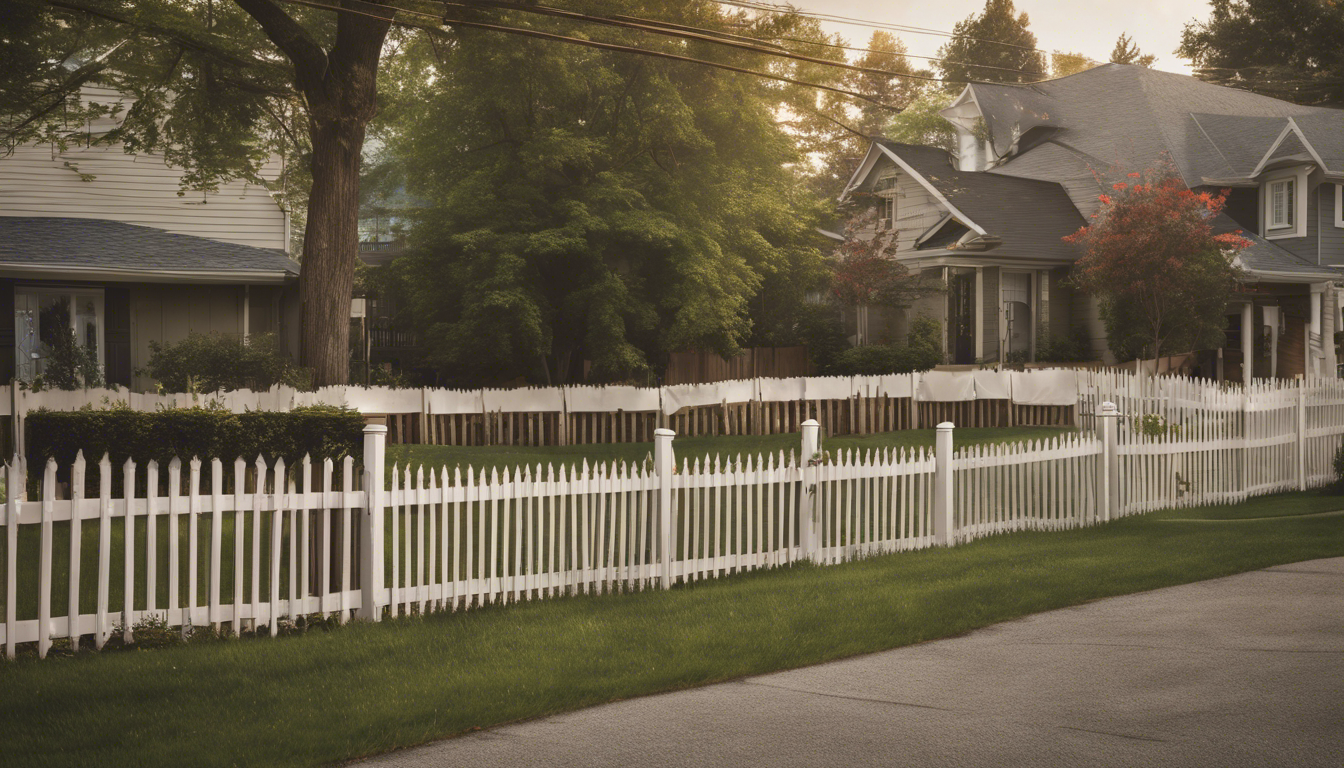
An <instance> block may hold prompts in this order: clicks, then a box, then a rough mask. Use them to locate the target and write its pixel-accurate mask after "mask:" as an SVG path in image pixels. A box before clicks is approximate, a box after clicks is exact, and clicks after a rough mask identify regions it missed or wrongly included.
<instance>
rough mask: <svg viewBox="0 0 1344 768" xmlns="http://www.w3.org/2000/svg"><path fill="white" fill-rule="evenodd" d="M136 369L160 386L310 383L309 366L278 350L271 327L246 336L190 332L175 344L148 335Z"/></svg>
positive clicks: (198, 388) (197, 388)
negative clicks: (141, 361)
mask: <svg viewBox="0 0 1344 768" xmlns="http://www.w3.org/2000/svg"><path fill="white" fill-rule="evenodd" d="M136 373H137V374H138V375H141V376H149V377H150V378H153V379H154V380H156V381H158V382H159V388H160V389H161V390H162V391H164V392H219V391H222V390H231V389H269V388H270V387H271V386H272V385H275V384H285V385H288V386H291V387H295V388H297V389H310V388H311V387H312V372H311V371H308V370H307V369H304V368H299V367H298V366H296V365H294V364H293V363H291V362H290V361H289V359H288V358H286V357H285V356H284V355H282V354H280V350H279V347H278V346H277V345H276V339H275V334H271V333H259V334H257V335H255V336H252V337H251V338H249V339H247V340H246V341H244V340H243V339H242V338H240V337H237V336H226V335H223V334H218V333H211V334H204V333H192V334H190V335H188V336H187V338H185V339H183V340H182V341H179V342H177V343H176V344H160V343H158V342H156V341H151V342H150V343H149V362H148V363H147V364H146V365H145V367H144V368H142V369H140V370H138V371H136Z"/></svg>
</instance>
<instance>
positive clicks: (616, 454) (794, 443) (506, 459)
mask: <svg viewBox="0 0 1344 768" xmlns="http://www.w3.org/2000/svg"><path fill="white" fill-rule="evenodd" d="M1075 431H1076V430H1073V429H1064V428H1060V427H995V428H983V429H970V428H967V429H958V430H956V431H955V432H954V433H953V444H954V446H955V447H957V448H964V447H967V446H971V445H985V444H989V443H1021V442H1026V441H1028V440H1046V439H1048V438H1052V437H1055V436H1057V435H1063V434H1067V433H1072V432H1075ZM936 434H937V430H933V429H904V430H900V431H897V432H879V433H876V434H872V435H861V436H851V435H843V436H839V437H827V438H824V439H823V441H822V448H823V449H824V450H826V451H831V452H836V451H848V450H855V451H860V452H866V451H870V450H871V451H877V450H881V449H883V448H895V449H901V448H906V449H912V448H928V449H932V448H933V442H934V436H935V435H936ZM802 441H803V438H802V435H801V434H800V433H798V432H791V433H786V434H782V435H728V436H722V437H678V438H677V439H676V440H675V441H674V442H673V450H674V451H675V453H676V457H677V462H678V463H680V462H681V461H682V460H683V459H685V460H687V461H692V462H693V461H695V460H696V459H697V458H698V459H702V460H703V459H705V458H706V457H709V458H711V459H712V458H713V457H714V456H720V457H722V458H724V459H727V458H729V457H730V456H738V455H742V456H747V455H751V456H755V455H757V454H762V453H768V454H774V455H776V456H778V455H779V453H780V452H781V451H782V452H783V453H784V455H785V456H788V454H789V452H790V451H793V452H794V453H795V454H796V453H797V452H798V451H799V450H800V449H801V447H802ZM652 455H653V443H600V444H595V445H561V446H546V447H533V446H511V445H487V446H458V445H389V446H387V466H388V469H389V471H390V470H391V468H392V466H393V465H394V464H398V465H400V466H402V467H405V466H406V465H407V464H410V465H411V467H412V468H414V467H417V466H420V465H422V464H423V465H425V466H426V467H442V466H447V467H448V468H449V469H450V470H451V469H452V468H453V467H461V468H462V469H463V470H465V469H466V468H467V467H468V466H471V467H472V468H473V469H476V470H481V469H485V470H490V469H504V468H505V467H510V468H513V467H521V466H523V465H524V464H526V465H529V466H532V467H535V466H537V465H538V464H540V465H542V466H543V467H545V466H546V465H548V464H555V465H556V469H559V468H560V465H562V464H564V465H567V466H570V467H576V466H579V465H581V464H582V463H583V462H584V461H585V460H586V461H588V463H589V465H592V464H595V463H603V462H608V461H617V462H620V461H626V462H630V463H639V462H641V461H644V459H645V458H646V457H649V456H652Z"/></svg>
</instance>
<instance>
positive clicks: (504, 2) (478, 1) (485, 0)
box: [439, 0, 1049, 80]
mask: <svg viewBox="0 0 1344 768" xmlns="http://www.w3.org/2000/svg"><path fill="white" fill-rule="evenodd" d="M439 2H440V4H442V5H445V6H453V7H458V8H466V7H482V8H497V9H501V10H510V11H521V12H524V13H535V14H539V15H543V16H555V17H558V18H567V19H570V20H574V21H585V22H589V23H594V24H604V25H607V26H618V27H628V28H634V29H642V30H644V31H647V32H653V33H655V34H663V35H669V36H672V37H682V36H689V37H690V38H692V39H704V36H706V35H708V36H712V37H715V38H723V39H725V40H734V41H741V42H742V43H743V44H746V45H751V46H753V48H752V49H753V50H754V49H755V46H761V45H768V46H772V47H777V48H778V53H779V54H780V55H788V56H789V57H790V58H794V57H796V52H794V51H790V50H788V49H786V48H784V47H782V46H774V45H773V44H772V43H770V42H769V41H768V40H764V39H761V38H757V37H746V36H743V35H728V34H725V33H719V32H716V31H714V30H710V29H705V28H703V27H691V26H685V25H681V24H671V23H668V22H664V21H660V20H657V19H647V18H641V17H637V16H617V15H613V16H593V15H591V14H586V13H581V12H578V11H570V10H567V9H564V8H554V7H549V6H544V5H523V4H521V3H518V2H511V1H509V0H466V2H449V1H448V0H439ZM673 31H678V32H681V33H683V34H672V32H673ZM773 39H775V40H784V41H787V42H791V43H799V44H802V45H817V46H822V47H825V48H834V49H840V50H845V51H860V52H863V53H878V54H881V53H889V54H890V53H891V52H889V51H876V50H872V49H869V48H856V47H853V46H848V45H837V44H835V43H827V42H820V41H813V40H803V39H801V38H796V37H775V38H773ZM709 42H719V41H718V40H711V41H709ZM891 55H897V54H891ZM899 55H902V56H908V57H910V58H914V59H927V60H929V61H942V62H946V63H948V64H957V65H959V66H966V67H974V68H976V69H992V70H997V71H1000V72H1013V73H1016V74H1023V75H1040V76H1042V77H1043V78H1049V74H1048V73H1045V72H1036V71H1028V70H1020V69H1012V68H1011V67H996V66H992V65H989V64H972V63H970V62H954V61H948V60H947V59H942V58H939V57H937V56H919V55H917V54H910V53H903V54H899ZM807 60H808V61H811V62H812V63H826V64H832V65H836V66H846V64H844V63H843V62H837V61H832V60H830V59H813V58H811V57H809V58H808V59H807ZM878 72H879V73H883V74H886V75H888V76H892V77H911V78H915V79H920V80H937V79H938V78H930V77H928V76H923V75H917V74H912V73H903V72H890V71H888V70H878Z"/></svg>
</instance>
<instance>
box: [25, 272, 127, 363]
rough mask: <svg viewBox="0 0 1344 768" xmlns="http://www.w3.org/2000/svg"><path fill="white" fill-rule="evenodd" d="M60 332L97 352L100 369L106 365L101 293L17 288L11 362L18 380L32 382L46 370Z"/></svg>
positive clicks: (97, 291)
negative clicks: (71, 335)
mask: <svg viewBox="0 0 1344 768" xmlns="http://www.w3.org/2000/svg"><path fill="white" fill-rule="evenodd" d="M61 328H69V329H70V331H71V332H72V333H73V334H74V337H75V343H77V344H83V345H84V346H85V347H87V348H89V349H92V350H94V351H95V352H97V354H98V363H99V365H106V362H107V361H106V359H105V356H104V351H103V346H104V341H103V292H102V290H100V289H64V288H25V287H19V288H18V289H16V290H15V291H14V355H15V361H14V362H15V373H16V375H17V377H18V378H19V379H22V380H24V381H32V379H33V377H34V376H37V375H39V374H41V373H43V372H44V371H45V370H46V360H47V358H48V357H49V356H50V355H51V351H52V348H53V346H54V345H55V344H56V343H57V339H58V334H59V333H60V329H61Z"/></svg>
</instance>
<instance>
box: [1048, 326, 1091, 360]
mask: <svg viewBox="0 0 1344 768" xmlns="http://www.w3.org/2000/svg"><path fill="white" fill-rule="evenodd" d="M1091 359H1092V344H1091V341H1090V339H1088V337H1087V331H1085V330H1084V329H1082V328H1075V329H1073V332H1072V333H1070V334H1069V335H1068V336H1062V337H1057V336H1051V335H1050V332H1049V330H1048V329H1044V328H1043V329H1042V330H1041V333H1040V334H1039V335H1038V336H1037V337H1036V362H1038V363H1085V362H1088V361H1089V360H1091Z"/></svg>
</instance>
